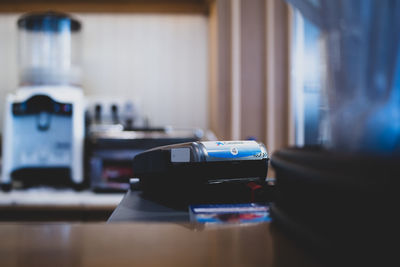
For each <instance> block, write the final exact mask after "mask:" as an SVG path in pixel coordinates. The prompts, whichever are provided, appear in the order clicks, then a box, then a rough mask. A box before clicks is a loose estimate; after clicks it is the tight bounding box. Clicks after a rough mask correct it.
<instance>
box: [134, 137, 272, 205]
mask: <svg viewBox="0 0 400 267" xmlns="http://www.w3.org/2000/svg"><path fill="white" fill-rule="evenodd" d="M268 161H269V158H268V154H267V150H266V148H265V147H264V145H263V144H261V143H257V142H255V141H226V142H222V141H213V142H192V143H183V144H178V145H172V146H163V147H157V148H154V149H151V150H148V151H145V152H143V153H140V154H138V155H137V156H135V158H134V160H133V169H134V175H135V177H137V178H139V179H140V183H141V189H142V190H143V191H144V193H145V194H147V195H150V196H152V197H162V198H163V199H168V201H170V202H176V203H178V204H183V205H187V204H193V203H241V202H242V203H243V202H245V203H246V202H251V201H257V200H258V201H263V200H264V199H263V197H258V196H260V195H262V194H260V192H264V191H265V190H266V189H265V188H267V187H268V185H267V184H266V182H265V179H266V176H267V170H268ZM250 183H253V184H254V186H253V187H251V186H250V185H251V184H250ZM255 196H257V197H258V198H257V199H254V198H255Z"/></svg>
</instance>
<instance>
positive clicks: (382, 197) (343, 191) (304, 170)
mask: <svg viewBox="0 0 400 267" xmlns="http://www.w3.org/2000/svg"><path fill="white" fill-rule="evenodd" d="M271 164H272V166H273V167H274V169H275V171H276V186H277V190H279V195H278V197H277V199H276V201H275V203H274V204H273V205H272V206H271V214H272V217H273V219H274V221H275V222H276V223H277V225H280V226H282V227H283V228H284V229H286V230H287V231H288V232H289V233H291V234H293V236H294V237H296V238H297V239H298V240H299V241H300V242H301V243H302V244H304V245H306V246H309V247H310V248H311V249H312V250H318V251H319V252H320V254H321V255H331V256H332V254H335V257H336V255H337V254H338V253H339V251H340V253H341V254H342V255H347V256H350V255H351V256H352V257H353V258H354V257H358V256H360V257H361V255H363V256H362V258H363V259H366V260H367V261H368V259H369V257H370V256H371V257H372V256H374V257H376V255H382V254H389V253H390V250H391V249H392V248H391V247H389V246H388V245H389V244H393V242H390V240H391V239H393V240H392V241H395V240H396V239H395V237H394V236H393V233H394V232H395V231H396V229H397V228H398V222H399V220H398V219H397V217H398V216H397V210H398V203H399V199H400V197H399V194H398V189H399V185H400V180H399V177H400V164H399V158H393V157H377V156H374V155H353V154H343V153H334V152H330V151H326V150H323V149H320V148H302V149H301V148H289V149H283V150H281V151H278V152H276V153H275V154H274V155H273V157H272V160H271ZM344 240H346V242H343V241H344ZM365 255H368V257H365ZM393 255H394V254H393Z"/></svg>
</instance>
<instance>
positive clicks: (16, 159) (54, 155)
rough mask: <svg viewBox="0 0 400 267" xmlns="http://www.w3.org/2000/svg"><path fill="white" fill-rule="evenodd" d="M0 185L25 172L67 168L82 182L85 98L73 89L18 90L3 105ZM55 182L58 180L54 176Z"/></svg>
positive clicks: (34, 87)
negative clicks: (19, 171)
mask: <svg viewBox="0 0 400 267" xmlns="http://www.w3.org/2000/svg"><path fill="white" fill-rule="evenodd" d="M5 108H6V110H5V120H4V128H3V129H4V130H3V164H2V165H3V166H2V177H1V183H2V184H10V183H11V181H12V174H13V172H15V171H18V170H24V169H43V170H46V169H57V168H62V169H69V173H70V176H71V177H70V179H71V180H72V182H73V183H75V184H80V183H82V182H83V142H84V123H85V122H84V98H83V92H82V89H81V88H79V87H73V86H29V87H21V88H19V89H18V90H17V91H16V92H15V93H12V94H9V95H8V96H7V99H6V104H5ZM54 179H57V177H54Z"/></svg>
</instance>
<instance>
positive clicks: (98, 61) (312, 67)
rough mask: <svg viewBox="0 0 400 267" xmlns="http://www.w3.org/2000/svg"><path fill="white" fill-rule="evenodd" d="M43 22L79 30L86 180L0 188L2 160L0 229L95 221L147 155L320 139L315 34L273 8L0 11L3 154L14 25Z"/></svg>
mask: <svg viewBox="0 0 400 267" xmlns="http://www.w3.org/2000/svg"><path fill="white" fill-rule="evenodd" d="M49 11H52V12H62V13H64V14H68V15H71V16H72V18H73V19H75V20H77V21H79V22H80V24H81V29H80V31H79V36H78V42H79V49H78V52H77V53H78V57H79V67H80V69H81V78H80V82H79V87H80V88H81V90H82V92H83V96H84V104H83V106H84V113H85V126H84V128H85V132H84V136H83V140H84V141H83V148H82V150H81V152H82V154H84V157H82V159H81V160H80V161H79V163H77V164H80V165H82V169H83V170H82V172H83V173H84V175H83V176H82V178H79V179H78V180H79V181H80V182H79V188H77V186H76V184H72V185H71V184H68V183H61V180H58V178H54V177H53V178H51V177H52V176H51V175H50V176H49V175H47V174H46V175H42V174H40V173H39V174H37V173H34V174H32V173H28V174H26V175H27V176H28V178H26V177H25V178H23V179H20V181H19V180H18V179H14V178H13V177H11V178H10V179H9V180H7V181H6V180H5V178H4V177H5V176H4V173H6V176H7V175H10V174H11V176H12V175H13V174H14V173H13V171H14V170H12V168H11V167H10V168H11V169H10V168H9V167H7V168H8V169H9V171H6V172H5V171H4V169H5V167H4V166H5V165H4V162H5V158H7V157H8V156H7V155H4V151H5V150H4V149H3V158H2V160H3V180H2V183H3V184H6V186H3V189H4V191H5V192H2V193H0V220H8V221H13V220H22V221H24V220H26V221H29V220H39V221H43V220H44V221H52V220H58V221H60V220H61V221H65V220H67V221H69V220H73V221H76V220H77V221H87V220H92V221H93V220H94V221H104V220H106V219H107V218H108V216H109V215H110V214H111V212H112V210H113V209H114V208H115V207H116V205H117V204H118V203H119V201H120V200H121V198H122V196H123V193H124V192H126V190H127V188H128V187H127V184H128V180H129V178H132V177H131V176H132V170H130V169H129V168H131V167H130V162H131V161H130V160H131V158H132V157H133V156H134V155H135V154H137V153H138V152H141V151H143V150H145V149H148V148H150V147H154V146H157V145H162V144H170V143H176V142H181V141H192V140H231V139H233V140H235V139H251V140H258V141H260V142H263V143H264V144H265V145H266V147H267V149H268V151H269V153H270V154H272V153H273V152H274V151H276V150H278V149H280V148H283V147H286V146H289V145H300V146H302V145H308V144H320V143H321V142H323V140H324V138H325V135H324V132H323V131H321V130H320V124H321V123H320V122H321V118H322V117H323V116H324V112H325V111H326V109H327V106H326V105H325V104H324V101H323V99H322V98H321V94H322V82H321V79H322V78H321V77H322V75H323V73H322V71H321V69H322V68H321V66H322V67H323V66H324V64H325V63H324V60H323V57H322V56H321V55H322V52H323V51H322V47H321V33H320V30H319V29H318V28H317V27H316V26H315V25H314V24H313V23H311V22H310V21H309V20H308V19H306V18H304V17H303V16H302V15H301V14H300V12H299V11H298V10H297V9H295V8H293V7H291V6H289V5H288V4H287V3H286V2H285V1H283V0H246V1H244V0H149V1H142V0H116V1H106V0H84V1H75V0H70V1H66V0H58V1H46V0H40V1H36V0H33V1H25V0H17V1H7V0H2V1H0V34H1V39H0V101H1V102H2V108H1V109H0V122H1V123H0V131H1V133H2V135H3V147H4V145H5V143H4V142H5V140H6V143H9V142H11V141H8V140H11V139H12V138H11V139H10V137H9V136H8V137H6V138H4V132H5V128H7V127H9V126H7V125H8V123H6V121H5V117H6V114H5V110H6V108H7V107H8V106H7V105H8V104H6V98H7V95H9V94H13V93H15V92H16V91H17V90H19V88H21V86H23V85H24V84H22V82H21V76H20V71H21V70H20V68H21V66H20V65H19V61H18V60H19V59H18V58H19V56H20V54H21V51H20V49H21V48H20V43H19V42H20V40H21V39H20V35H21V27H20V28H19V27H18V25H17V21H18V19H19V18H21V16H22V15H23V14H26V13H29V12H49ZM73 42H75V41H73ZM14 139H16V137H15V138H14ZM28 139H29V137H28ZM128 139H129V140H131V141H128V143H127V141H126V140H128ZM132 140H133V141H132ZM28 141H29V142H32V143H35V140H28ZM36 141H37V140H36ZM6 150H7V149H6ZM9 158H11V156H10V157H9ZM75 162H76V161H75ZM12 164H13V163H7V166H11V165H12ZM68 164H69V165H68V168H71V169H73V168H74V167H73V166H72V165H73V164H76V163H68ZM8 169H7V170H8ZM26 175H25V176H26ZM14 176H15V175H14ZM32 176H35V177H36V178H37V179H35V183H31V182H30V180H29V179H31V178H30V177H32ZM268 176H270V177H274V172H273V170H271V171H270V172H269V174H268ZM42 177H46V179H41V178H42ZM49 177H50V178H49ZM27 179H28V182H27ZM49 180H51V182H50V183H48V182H49ZM10 187H11V188H10ZM10 189H11V190H10ZM110 192H111V193H112V194H110Z"/></svg>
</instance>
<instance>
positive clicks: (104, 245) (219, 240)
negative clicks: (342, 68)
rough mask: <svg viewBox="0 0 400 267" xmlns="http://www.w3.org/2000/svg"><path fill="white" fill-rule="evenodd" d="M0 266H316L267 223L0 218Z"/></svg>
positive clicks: (306, 255)
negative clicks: (23, 220)
mask: <svg viewBox="0 0 400 267" xmlns="http://www.w3.org/2000/svg"><path fill="white" fill-rule="evenodd" d="M0 240H1V242H0V266H2V267H5V266H54V267H61V266H96V267H100V266H175V267H176V266H191V267H194V266H320V265H319V264H318V262H317V261H316V259H315V258H313V257H312V256H310V254H308V253H305V252H304V251H303V250H302V249H301V248H299V247H296V244H295V243H294V242H292V241H291V240H290V239H287V238H286V236H285V235H283V234H282V233H281V232H280V231H279V230H278V229H276V228H274V227H273V226H271V224H269V223H263V224H250V225H227V226H205V227H204V226H203V227H200V226H196V225H193V224H172V223H158V224H155V223H154V224H149V223H140V224H138V223H127V224H125V223H124V224H122V223H121V224H118V223H117V224H105V223H79V224H60V223H59V224H56V223H54V224H39V223H38V224H7V223H2V224H0Z"/></svg>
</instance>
